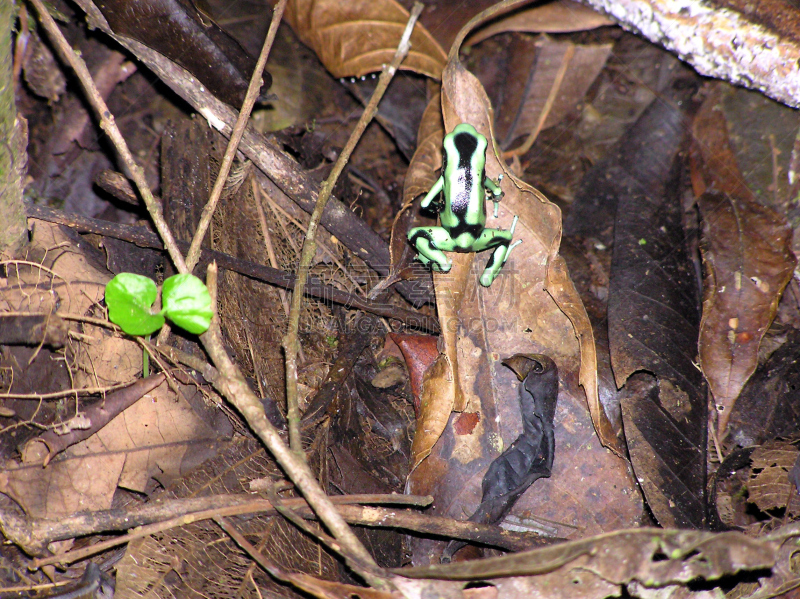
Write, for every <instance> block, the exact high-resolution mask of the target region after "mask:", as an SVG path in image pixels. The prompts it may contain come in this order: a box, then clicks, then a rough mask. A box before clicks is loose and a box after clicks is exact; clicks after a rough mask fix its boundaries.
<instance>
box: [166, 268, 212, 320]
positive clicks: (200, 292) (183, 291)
mask: <svg viewBox="0 0 800 599" xmlns="http://www.w3.org/2000/svg"><path fill="white" fill-rule="evenodd" d="M161 303H162V305H163V306H164V313H165V314H166V316H167V318H169V319H170V320H171V321H172V322H174V323H175V324H176V325H178V326H179V327H181V328H183V329H186V330H187V331H189V332H190V333H194V334H195V335H199V334H200V333H205V332H206V331H207V330H208V327H209V326H211V317H212V316H213V313H212V311H211V296H210V295H209V293H208V289H207V288H206V286H205V285H204V284H203V281H201V280H200V279H198V278H197V277H196V276H194V275H189V274H185V275H175V276H173V277H170V278H168V279H167V280H166V281H164V287H163V288H162V289H161Z"/></svg>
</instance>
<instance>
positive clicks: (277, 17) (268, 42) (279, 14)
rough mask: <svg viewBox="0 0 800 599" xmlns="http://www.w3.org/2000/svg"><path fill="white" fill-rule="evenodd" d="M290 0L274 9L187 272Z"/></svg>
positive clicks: (195, 258)
mask: <svg viewBox="0 0 800 599" xmlns="http://www.w3.org/2000/svg"><path fill="white" fill-rule="evenodd" d="M287 1H288V0H280V1H279V2H278V3H277V4H276V5H275V8H274V9H273V11H272V22H271V23H270V25H269V31H268V32H267V37H266V39H265V40H264V45H263V46H262V48H261V54H260V55H259V57H258V62H256V68H255V70H254V71H253V76H252V77H251V78H250V85H248V87H247V94H246V95H245V97H244V103H243V104H242V108H241V110H239V117H238V118H237V119H236V125H234V127H233V133H231V137H230V140H229V141H228V147H227V148H226V150H225V155H224V156H223V157H222V164H220V167H219V174H218V175H217V180H216V181H215V182H214V187H213V188H212V190H211V196H210V197H209V198H208V203H207V204H206V205H205V207H204V208H203V212H202V214H201V215H200V222H199V223H198V225H197V231H196V232H195V234H194V238H193V239H192V245H191V246H190V247H189V253H188V254H186V266H187V267H188V269H189V270H188V272H191V271H192V270H194V267H195V266H197V261H198V260H199V259H200V245H201V244H202V243H203V238H204V237H205V236H206V232H207V231H208V227H209V225H210V224H211V218H212V217H213V216H214V210H215V209H216V207H217V202H219V198H220V196H221V195H222V189H223V188H224V187H225V182H226V181H227V180H228V173H229V172H230V170H231V165H232V164H233V159H234V158H235V157H236V151H237V150H238V148H239V142H240V141H242V134H243V133H244V130H245V127H247V121H248V119H249V118H250V113H251V112H252V111H253V106H255V103H256V100H257V99H258V94H259V91H260V90H261V74H262V73H263V72H264V67H265V66H266V64H267V58H269V52H270V50H271V49H272V43H273V42H274V41H275V34H276V33H277V32H278V26H279V25H280V23H281V19H282V18H283V10H284V9H285V8H286V2H287Z"/></svg>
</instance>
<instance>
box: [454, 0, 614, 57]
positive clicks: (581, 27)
mask: <svg viewBox="0 0 800 599" xmlns="http://www.w3.org/2000/svg"><path fill="white" fill-rule="evenodd" d="M615 24H616V23H615V22H614V21H612V20H611V19H609V18H608V17H607V16H605V15H603V14H601V13H599V12H597V11H595V10H592V9H591V8H589V7H588V6H584V5H583V4H580V3H578V2H573V1H572V0H556V1H555V2H548V3H547V4H541V5H537V6H533V7H531V8H526V9H525V10H521V11H519V12H515V13H514V14H513V15H511V16H509V17H504V18H501V19H499V20H497V21H494V22H493V23H492V24H491V25H489V26H487V27H483V28H481V29H478V30H477V31H476V32H475V33H474V34H473V35H471V36H469V37H468V38H467V41H466V42H464V45H466V46H473V45H475V44H477V43H479V42H482V41H483V40H485V39H488V38H490V37H492V36H493V35H497V34H498V33H506V32H509V31H523V32H528V33H570V32H573V31H588V30H590V29H597V28H598V27H604V26H606V25H615Z"/></svg>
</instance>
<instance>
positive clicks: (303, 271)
mask: <svg viewBox="0 0 800 599" xmlns="http://www.w3.org/2000/svg"><path fill="white" fill-rule="evenodd" d="M422 9H423V5H422V4H421V3H419V2H416V3H415V4H414V8H413V9H412V10H411V16H410V17H409V20H408V24H407V25H406V29H405V31H404V32H403V36H402V38H401V39H400V43H399V44H398V47H397V51H396V52H395V55H394V58H393V59H392V62H391V63H390V64H388V65H386V66H385V67H384V68H383V71H381V76H380V78H379V79H378V85H377V87H376V88H375V91H374V92H373V94H372V97H371V98H370V100H369V103H368V104H367V105H366V107H365V108H364V112H363V114H362V115H361V118H360V119H359V120H358V123H356V126H355V129H353V132H352V133H351V134H350V139H349V140H348V141H347V144H346V145H345V147H344V148H343V149H342V152H341V153H340V154H339V158H338V159H337V160H336V164H334V166H333V170H332V171H331V174H330V175H329V176H328V178H327V179H326V180H325V182H323V184H322V185H321V187H320V190H319V196H318V197H317V203H316V206H315V207H314V212H313V213H312V214H311V219H310V220H309V222H308V230H307V231H306V238H305V240H304V242H303V250H302V252H301V254H300V264H298V266H297V278H296V279H295V283H294V292H293V293H292V306H291V310H290V311H289V328H288V331H287V333H286V336H285V337H284V338H283V349H284V351H285V352H286V405H287V410H286V412H287V415H286V420H287V423H288V427H289V447H291V448H292V451H294V452H295V454H297V455H298V456H301V457H303V459H305V454H304V453H303V441H302V438H301V437H300V409H299V407H298V404H297V353H298V350H299V347H300V344H299V342H298V339H297V334H298V329H299V327H300V305H301V303H302V300H303V293H304V290H305V285H306V279H307V278H308V270H309V267H310V266H311V260H312V259H313V258H314V254H315V253H316V251H317V243H316V234H317V226H318V225H319V221H320V219H321V218H322V213H323V211H324V210H325V206H326V205H327V203H328V200H329V199H330V197H331V192H332V191H333V188H334V186H335V185H336V181H337V180H338V179H339V175H341V173H342V170H344V167H345V165H346V164H347V161H348V160H349V159H350V155H351V154H352V153H353V150H354V149H355V147H356V144H357V143H358V141H359V140H360V139H361V136H362V135H363V133H364V130H365V129H366V128H367V125H369V123H370V122H371V121H372V117H373V116H375V113H376V112H377V110H378V103H379V102H380V101H381V98H383V94H384V93H385V92H386V88H387V87H388V86H389V82H390V81H391V80H392V77H394V74H395V73H396V72H397V69H398V68H399V67H400V63H402V62H403V59H404V58H405V57H406V55H407V54H408V50H409V48H410V44H409V42H408V40H409V38H410V37H411V32H412V30H413V29H414V24H415V23H416V22H417V19H418V18H419V15H420V13H421V12H422Z"/></svg>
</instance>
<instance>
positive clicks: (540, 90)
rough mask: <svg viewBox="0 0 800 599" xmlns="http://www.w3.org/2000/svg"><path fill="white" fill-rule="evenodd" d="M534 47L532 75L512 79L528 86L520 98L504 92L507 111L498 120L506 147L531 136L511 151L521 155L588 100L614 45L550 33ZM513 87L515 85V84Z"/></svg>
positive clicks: (499, 130)
mask: <svg viewBox="0 0 800 599" xmlns="http://www.w3.org/2000/svg"><path fill="white" fill-rule="evenodd" d="M534 46H535V47H536V53H535V56H536V64H535V68H533V69H531V70H530V73H529V74H524V73H523V74H520V75H521V77H515V78H511V77H510V78H509V79H510V80H511V81H514V80H517V79H518V80H520V81H521V82H524V83H525V85H524V86H522V87H521V88H520V89H519V91H520V96H519V97H517V98H511V97H508V96H507V94H504V98H503V110H502V112H501V116H500V118H498V120H497V129H498V131H497V133H498V138H499V139H501V140H502V144H501V145H502V146H503V147H504V148H507V147H508V146H509V145H510V144H511V142H512V141H514V140H515V139H517V138H518V137H520V136H528V139H527V140H526V141H525V143H523V145H522V147H520V148H519V149H516V150H511V151H510V152H512V153H514V154H517V155H521V154H524V153H525V152H526V151H527V149H529V148H530V146H531V144H532V143H533V141H534V140H535V139H536V137H537V136H538V134H539V132H540V131H542V130H544V129H547V128H548V127H553V126H554V125H557V124H558V123H560V122H561V120H562V119H563V118H564V117H565V116H566V115H567V114H568V113H569V112H570V111H571V110H573V109H574V108H575V106H577V105H578V103H580V102H581V101H582V100H583V99H584V97H585V96H586V92H587V91H588V89H589V87H590V86H591V85H592V83H593V82H594V80H595V79H596V78H597V76H598V75H599V74H600V71H601V70H602V69H603V66H604V65H605V64H606V60H607V59H608V56H609V55H610V54H611V47H612V45H611V44H602V45H580V46H579V45H576V44H573V43H572V42H571V41H568V40H567V41H556V40H553V39H552V38H550V37H548V36H546V35H544V36H542V37H541V38H540V39H538V40H536V42H535V43H534ZM526 75H527V76H526ZM517 87H519V86H517ZM509 88H513V84H512V83H509ZM515 103H516V107H515Z"/></svg>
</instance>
